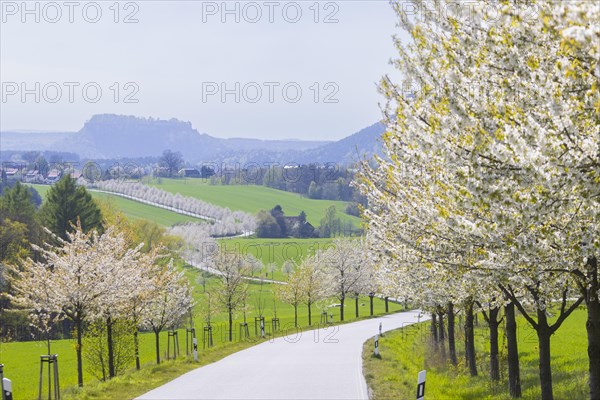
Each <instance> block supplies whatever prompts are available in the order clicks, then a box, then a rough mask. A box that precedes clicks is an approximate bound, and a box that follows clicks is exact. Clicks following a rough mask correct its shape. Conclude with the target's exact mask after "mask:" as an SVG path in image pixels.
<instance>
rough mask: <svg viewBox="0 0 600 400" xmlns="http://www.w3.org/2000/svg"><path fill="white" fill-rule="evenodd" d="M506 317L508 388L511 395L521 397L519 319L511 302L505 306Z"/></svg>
mask: <svg viewBox="0 0 600 400" xmlns="http://www.w3.org/2000/svg"><path fill="white" fill-rule="evenodd" d="M504 318H506V344H507V348H508V349H507V350H508V351H507V353H508V389H509V392H510V395H511V397H513V398H518V397H521V372H520V368H519V349H518V345H517V320H516V318H515V305H514V304H513V303H512V302H511V303H508V304H507V305H505V306H504Z"/></svg>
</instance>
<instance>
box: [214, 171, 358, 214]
mask: <svg viewBox="0 0 600 400" xmlns="http://www.w3.org/2000/svg"><path fill="white" fill-rule="evenodd" d="M354 173H355V170H354V169H352V168H348V167H343V166H339V165H337V164H333V163H331V164H308V165H293V166H279V165H278V166H263V167H259V166H258V165H252V166H247V167H245V168H231V169H225V168H223V169H222V170H221V171H215V175H213V176H212V177H211V178H210V183H211V184H213V185H263V186H267V187H270V188H274V189H279V190H285V191H286V192H293V193H298V194H301V195H303V196H306V197H309V198H311V199H323V200H341V201H350V202H355V203H361V204H363V203H364V201H365V199H364V197H363V196H362V195H360V194H359V193H358V192H357V191H356V190H354V188H353V187H352V186H351V185H350V183H351V182H352V179H353V178H354Z"/></svg>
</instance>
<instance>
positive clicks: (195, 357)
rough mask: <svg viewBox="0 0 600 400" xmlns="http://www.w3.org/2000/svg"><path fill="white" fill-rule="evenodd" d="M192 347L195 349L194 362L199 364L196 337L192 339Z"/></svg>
mask: <svg viewBox="0 0 600 400" xmlns="http://www.w3.org/2000/svg"><path fill="white" fill-rule="evenodd" d="M192 346H193V348H194V361H195V362H198V339H196V338H195V337H194V338H193V339H192Z"/></svg>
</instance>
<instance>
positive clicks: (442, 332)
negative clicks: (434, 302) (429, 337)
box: [438, 307, 446, 343]
mask: <svg viewBox="0 0 600 400" xmlns="http://www.w3.org/2000/svg"><path fill="white" fill-rule="evenodd" d="M438 331H439V334H438V336H439V339H440V342H442V343H443V342H444V340H446V329H445V327H444V312H443V311H442V308H441V307H440V308H439V311H438Z"/></svg>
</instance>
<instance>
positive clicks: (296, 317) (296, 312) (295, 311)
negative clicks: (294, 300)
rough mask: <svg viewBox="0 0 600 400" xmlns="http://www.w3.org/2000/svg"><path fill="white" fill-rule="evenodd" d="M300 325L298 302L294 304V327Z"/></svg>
mask: <svg viewBox="0 0 600 400" xmlns="http://www.w3.org/2000/svg"><path fill="white" fill-rule="evenodd" d="M297 327H298V304H294V328H297Z"/></svg>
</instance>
